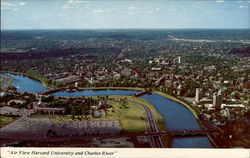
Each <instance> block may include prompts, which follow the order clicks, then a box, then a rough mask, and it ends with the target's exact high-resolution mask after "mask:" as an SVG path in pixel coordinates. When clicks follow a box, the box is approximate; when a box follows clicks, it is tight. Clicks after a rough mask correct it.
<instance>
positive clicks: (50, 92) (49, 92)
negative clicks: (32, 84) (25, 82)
mask: <svg viewBox="0 0 250 158" xmlns="http://www.w3.org/2000/svg"><path fill="white" fill-rule="evenodd" d="M65 90H66V88H57V89H51V90H48V91H45V92H41V93H40V94H43V95H48V94H52V93H56V92H60V91H65Z"/></svg>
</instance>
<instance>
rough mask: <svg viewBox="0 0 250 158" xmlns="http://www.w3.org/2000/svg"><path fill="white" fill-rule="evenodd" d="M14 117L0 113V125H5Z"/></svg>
mask: <svg viewBox="0 0 250 158" xmlns="http://www.w3.org/2000/svg"><path fill="white" fill-rule="evenodd" d="M15 120H16V119H14V118H13V117H9V116H2V115H0V126H1V127H2V126H4V125H7V124H9V123H11V122H13V121H15Z"/></svg>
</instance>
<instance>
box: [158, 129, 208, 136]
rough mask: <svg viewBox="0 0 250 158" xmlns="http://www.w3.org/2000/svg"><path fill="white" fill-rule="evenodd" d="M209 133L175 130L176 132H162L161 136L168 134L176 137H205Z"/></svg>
mask: <svg viewBox="0 0 250 158" xmlns="http://www.w3.org/2000/svg"><path fill="white" fill-rule="evenodd" d="M207 133H208V131H205V130H174V131H162V132H161V134H168V135H171V136H172V137H174V136H204V135H207Z"/></svg>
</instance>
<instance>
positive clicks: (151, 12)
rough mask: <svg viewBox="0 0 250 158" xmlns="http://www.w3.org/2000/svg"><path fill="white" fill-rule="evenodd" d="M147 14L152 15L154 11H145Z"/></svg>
mask: <svg viewBox="0 0 250 158" xmlns="http://www.w3.org/2000/svg"><path fill="white" fill-rule="evenodd" d="M147 13H149V14H154V13H155V11H154V10H149V11H147Z"/></svg>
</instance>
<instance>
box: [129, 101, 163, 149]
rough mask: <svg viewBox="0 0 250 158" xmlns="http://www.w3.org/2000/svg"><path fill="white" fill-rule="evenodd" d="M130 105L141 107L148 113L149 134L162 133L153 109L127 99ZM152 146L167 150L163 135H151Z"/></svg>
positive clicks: (147, 125) (147, 126) (147, 127)
mask: <svg viewBox="0 0 250 158" xmlns="http://www.w3.org/2000/svg"><path fill="white" fill-rule="evenodd" d="M126 101H128V102H130V103H134V104H137V105H140V106H141V107H142V108H143V109H144V110H145V111H146V121H147V122H146V130H147V133H149V134H150V133H160V129H159V126H158V123H157V119H156V117H155V115H154V113H153V112H152V111H151V109H150V108H149V107H148V106H147V105H145V104H143V103H139V102H137V101H134V100H130V99H126ZM149 139H150V144H151V147H152V148H166V144H165V143H164V140H163V137H162V135H149Z"/></svg>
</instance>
